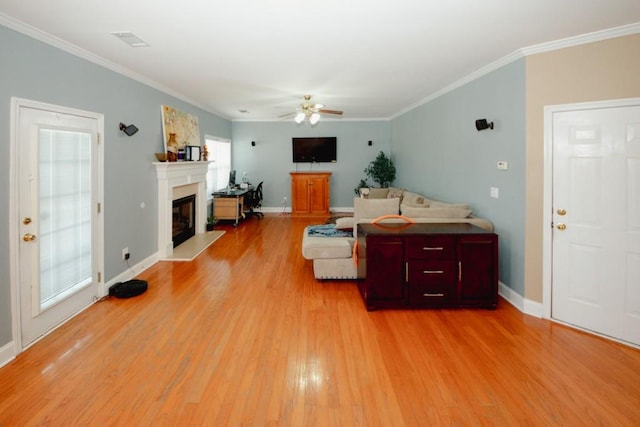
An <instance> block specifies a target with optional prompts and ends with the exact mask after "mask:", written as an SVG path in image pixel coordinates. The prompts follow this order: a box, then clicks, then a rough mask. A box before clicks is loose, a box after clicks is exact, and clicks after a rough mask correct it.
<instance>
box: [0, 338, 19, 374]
mask: <svg viewBox="0 0 640 427" xmlns="http://www.w3.org/2000/svg"><path fill="white" fill-rule="evenodd" d="M15 358H16V349H15V345H14V343H13V341H11V342H9V343H7V344H5V345H4V346H2V347H0V368H1V367H3V366H4V365H6V364H7V363H9V362H11V361H12V360H13V359H15Z"/></svg>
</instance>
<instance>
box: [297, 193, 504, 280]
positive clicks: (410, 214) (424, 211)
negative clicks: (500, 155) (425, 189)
mask: <svg viewBox="0 0 640 427" xmlns="http://www.w3.org/2000/svg"><path fill="white" fill-rule="evenodd" d="M364 194H366V197H355V198H354V200H353V217H345V218H338V219H337V220H336V224H335V228H336V230H349V231H352V234H348V233H342V234H343V235H341V236H339V237H327V236H318V235H316V234H315V233H314V232H315V229H313V227H314V226H308V227H306V228H305V229H304V232H303V236H302V256H303V257H304V258H305V259H308V260H310V261H312V262H313V274H314V276H315V278H316V279H320V280H326V279H362V278H364V277H365V271H364V263H360V264H359V265H358V267H356V263H355V262H354V261H353V250H354V244H355V239H356V238H357V224H359V223H362V222H372V221H373V220H374V219H376V218H379V217H381V216H385V215H398V214H400V215H402V216H405V217H407V218H410V219H411V220H412V221H414V222H428V223H434V222H435V223H469V224H473V225H476V226H478V227H481V228H483V229H485V230H488V231H493V224H492V223H491V221H489V220H487V219H484V218H478V217H476V216H474V215H473V214H472V210H471V208H470V206H469V205H468V204H466V203H447V202H442V201H438V200H434V199H429V198H427V197H425V196H423V195H420V194H417V193H413V192H410V191H406V190H402V189H397V188H371V189H368V191H365V192H364ZM385 221H402V220H401V219H388V220H385ZM360 256H361V257H362V256H363V254H360Z"/></svg>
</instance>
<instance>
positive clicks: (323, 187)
mask: <svg viewBox="0 0 640 427" xmlns="http://www.w3.org/2000/svg"><path fill="white" fill-rule="evenodd" d="M290 174H291V214H292V215H328V214H329V198H330V196H329V190H330V187H329V177H330V176H331V172H291V173H290Z"/></svg>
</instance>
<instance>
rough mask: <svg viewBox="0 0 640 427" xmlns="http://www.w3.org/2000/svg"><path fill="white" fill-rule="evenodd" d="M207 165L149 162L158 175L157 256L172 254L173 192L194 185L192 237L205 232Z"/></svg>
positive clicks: (163, 257)
mask: <svg viewBox="0 0 640 427" xmlns="http://www.w3.org/2000/svg"><path fill="white" fill-rule="evenodd" d="M209 163H210V162H153V164H154V166H155V167H156V173H157V176H158V257H159V258H160V259H168V258H170V257H171V255H173V239H172V219H173V217H172V212H173V200H174V196H173V190H174V188H176V187H182V186H185V185H194V189H195V195H196V234H200V233H204V232H205V223H206V220H207V189H206V187H207V185H206V184H207V170H208V168H209Z"/></svg>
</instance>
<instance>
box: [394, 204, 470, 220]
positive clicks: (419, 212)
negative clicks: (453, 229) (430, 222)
mask: <svg viewBox="0 0 640 427" xmlns="http://www.w3.org/2000/svg"><path fill="white" fill-rule="evenodd" d="M401 210H402V215H404V216H406V217H409V218H466V217H468V216H469V215H471V209H463V208H457V207H439V208H436V207H428V208H416V207H414V206H406V205H404V204H403V205H402V206H401Z"/></svg>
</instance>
